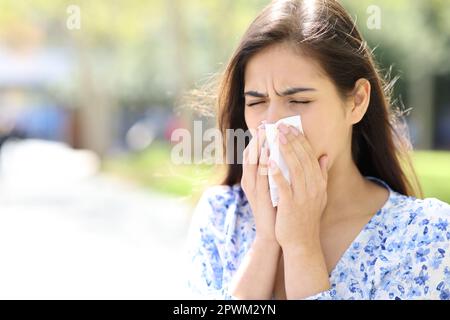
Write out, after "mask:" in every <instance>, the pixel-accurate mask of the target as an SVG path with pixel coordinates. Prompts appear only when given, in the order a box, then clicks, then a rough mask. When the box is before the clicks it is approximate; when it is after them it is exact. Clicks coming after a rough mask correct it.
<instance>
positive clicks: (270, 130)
mask: <svg viewBox="0 0 450 320" xmlns="http://www.w3.org/2000/svg"><path fill="white" fill-rule="evenodd" d="M280 123H284V124H287V125H291V126H293V127H296V128H297V129H299V130H300V132H302V133H303V127H302V120H301V117H300V116H299V115H298V116H292V117H288V118H282V119H280V120H278V121H277V122H275V123H266V125H265V128H266V130H265V131H266V141H267V145H268V147H269V150H270V159H272V160H273V161H275V163H276V164H277V166H278V168H280V170H281V172H282V173H283V176H284V177H285V178H286V180H287V181H288V182H289V183H290V182H291V180H290V177H289V169H288V167H287V165H286V163H285V161H284V159H283V157H282V155H281V153H280V147H279V142H278V139H277V137H278V135H277V126H278V124H280ZM269 189H270V198H271V200H272V205H273V206H274V207H276V206H277V205H278V199H279V195H278V188H277V186H276V184H275V181H274V180H273V177H272V176H271V175H270V174H269Z"/></svg>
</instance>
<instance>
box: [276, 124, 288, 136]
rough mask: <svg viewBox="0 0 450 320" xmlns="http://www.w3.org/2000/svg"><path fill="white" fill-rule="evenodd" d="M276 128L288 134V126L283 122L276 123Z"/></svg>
mask: <svg viewBox="0 0 450 320" xmlns="http://www.w3.org/2000/svg"><path fill="white" fill-rule="evenodd" d="M278 130H280V131H281V132H283V133H284V134H288V133H289V128H288V127H287V126H286V125H285V124H284V123H280V124H279V125H278Z"/></svg>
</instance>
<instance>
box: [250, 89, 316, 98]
mask: <svg viewBox="0 0 450 320" xmlns="http://www.w3.org/2000/svg"><path fill="white" fill-rule="evenodd" d="M308 91H317V90H316V89H314V88H299V87H297V88H288V89H287V90H285V91H283V92H281V93H278V92H276V94H277V96H279V97H285V96H290V95H293V94H296V93H299V92H308ZM245 96H251V97H255V98H267V97H268V95H267V93H261V92H258V91H247V92H245V93H244V97H245Z"/></svg>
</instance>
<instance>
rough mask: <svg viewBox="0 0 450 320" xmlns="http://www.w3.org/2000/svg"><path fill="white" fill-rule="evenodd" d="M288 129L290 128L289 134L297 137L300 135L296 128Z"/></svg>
mask: <svg viewBox="0 0 450 320" xmlns="http://www.w3.org/2000/svg"><path fill="white" fill-rule="evenodd" d="M290 128H291V132H292V133H293V134H294V135H296V136H298V135H299V134H300V131H299V130H298V129H297V128H296V127H290Z"/></svg>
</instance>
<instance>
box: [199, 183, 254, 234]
mask: <svg viewBox="0 0 450 320" xmlns="http://www.w3.org/2000/svg"><path fill="white" fill-rule="evenodd" d="M247 212H248V201H247V199H246V197H245V194H244V191H243V190H242V188H241V186H240V185H239V184H235V185H233V186H228V185H215V186H211V187H209V188H207V189H205V190H204V191H203V193H202V195H201V197H200V200H199V201H198V203H197V206H196V208H195V211H194V215H193V217H192V219H193V220H194V221H193V222H197V224H198V223H200V224H205V223H208V224H209V225H210V226H212V227H215V228H216V229H217V228H218V229H224V228H225V225H226V224H227V221H229V220H230V219H233V218H234V216H236V215H245V214H247Z"/></svg>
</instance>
